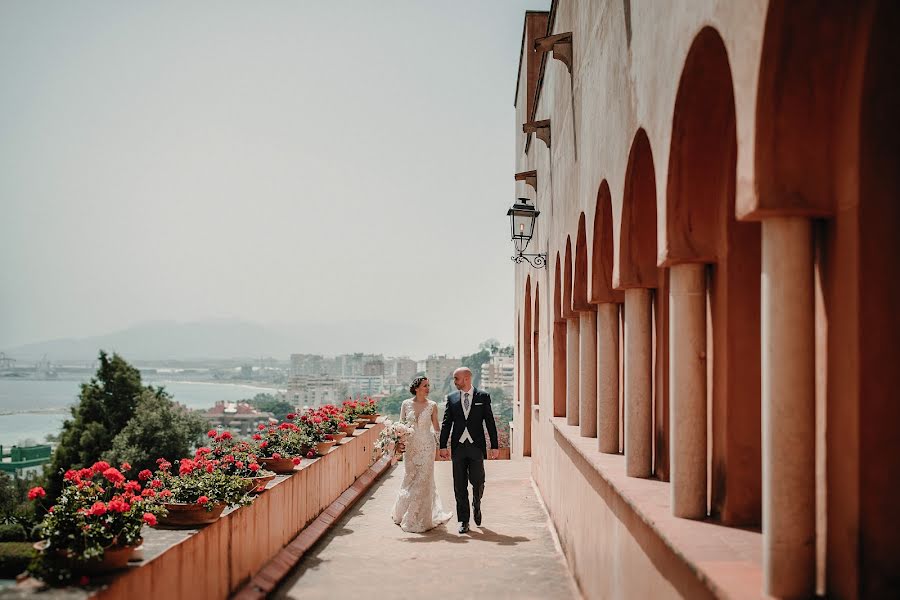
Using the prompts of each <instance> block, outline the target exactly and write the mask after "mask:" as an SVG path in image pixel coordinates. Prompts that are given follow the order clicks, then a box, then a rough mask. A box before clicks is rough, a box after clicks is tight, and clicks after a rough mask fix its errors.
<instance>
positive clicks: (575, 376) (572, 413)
mask: <svg viewBox="0 0 900 600" xmlns="http://www.w3.org/2000/svg"><path fill="white" fill-rule="evenodd" d="M579 330H580V326H579V325H578V317H574V318H569V319H566V423H568V424H569V425H578V400H579V397H580V393H579V379H580V376H579V373H578V372H579V370H580V369H581V361H580V360H579V356H578V355H579V350H580V346H581V342H580V340H579V337H580V336H579Z"/></svg>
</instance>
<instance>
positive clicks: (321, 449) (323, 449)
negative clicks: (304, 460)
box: [316, 442, 334, 456]
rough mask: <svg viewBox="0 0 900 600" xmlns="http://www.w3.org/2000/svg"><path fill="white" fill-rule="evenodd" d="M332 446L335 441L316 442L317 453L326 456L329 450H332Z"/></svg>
mask: <svg viewBox="0 0 900 600" xmlns="http://www.w3.org/2000/svg"><path fill="white" fill-rule="evenodd" d="M332 446H334V442H319V443H318V444H316V454H318V455H319V456H325V455H326V454H328V451H329V450H331V447H332Z"/></svg>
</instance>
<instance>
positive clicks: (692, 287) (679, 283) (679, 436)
mask: <svg viewBox="0 0 900 600" xmlns="http://www.w3.org/2000/svg"><path fill="white" fill-rule="evenodd" d="M669 448H670V457H669V461H670V462H669V464H670V465H671V481H672V486H671V494H672V514H673V515H675V516H676V517H684V518H687V519H704V518H706V448H707V440H706V265H703V264H682V265H673V266H672V267H670V269H669Z"/></svg>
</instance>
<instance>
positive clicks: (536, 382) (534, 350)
mask: <svg viewBox="0 0 900 600" xmlns="http://www.w3.org/2000/svg"><path fill="white" fill-rule="evenodd" d="M540 331H541V284H540V283H535V284H534V323H533V331H532V335H531V357H532V360H533V362H534V366H533V367H532V379H533V381H532V385H531V397H532V399H533V400H534V406H535V407H538V406H540V403H541V346H540ZM538 415H539V413H538V412H537V410H535V411H533V419H532V429H533V428H534V427H536V426H538V425H539V423H540V421H539V419H538ZM538 440H540V436H536V435H532V440H531V449H532V453H537V450H538V449H537V448H535V444H536V443H537V442H538Z"/></svg>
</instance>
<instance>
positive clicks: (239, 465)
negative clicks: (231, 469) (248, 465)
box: [234, 460, 244, 469]
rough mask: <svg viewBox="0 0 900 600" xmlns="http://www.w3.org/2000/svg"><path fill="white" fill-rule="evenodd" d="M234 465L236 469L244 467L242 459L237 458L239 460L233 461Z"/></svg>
mask: <svg viewBox="0 0 900 600" xmlns="http://www.w3.org/2000/svg"><path fill="white" fill-rule="evenodd" d="M234 466H235V467H237V468H238V469H243V468H244V461H242V460H239V461H237V462H235V463H234Z"/></svg>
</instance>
